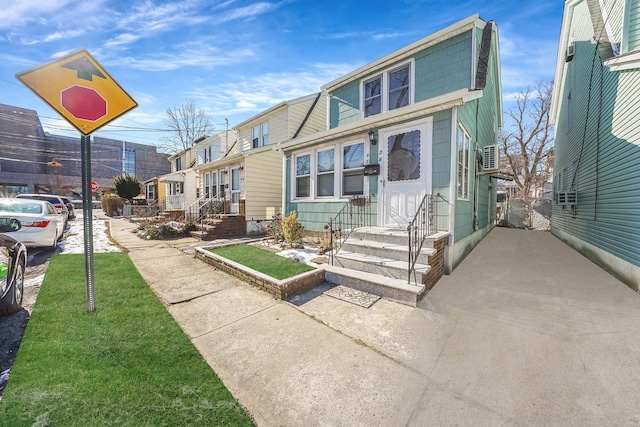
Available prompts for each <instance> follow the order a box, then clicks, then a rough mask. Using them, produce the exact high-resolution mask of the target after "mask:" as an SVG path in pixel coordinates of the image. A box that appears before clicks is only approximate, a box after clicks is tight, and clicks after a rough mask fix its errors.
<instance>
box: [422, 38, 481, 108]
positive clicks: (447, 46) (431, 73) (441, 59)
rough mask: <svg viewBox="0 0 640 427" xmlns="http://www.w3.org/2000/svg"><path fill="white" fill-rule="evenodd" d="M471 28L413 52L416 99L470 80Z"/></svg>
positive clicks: (465, 83)
mask: <svg viewBox="0 0 640 427" xmlns="http://www.w3.org/2000/svg"><path fill="white" fill-rule="evenodd" d="M472 40H473V39H472V37H471V31H468V32H466V33H463V34H460V35H458V36H456V37H453V38H451V39H448V40H445V41H443V42H442V43H439V44H437V45H435V46H431V47H429V48H427V49H425V50H423V51H422V52H419V53H418V54H416V55H415V62H416V87H415V101H416V102H420V101H424V100H425V99H429V98H433V97H435V96H439V95H444V94H445V93H449V92H453V91H456V90H458V89H463V88H468V87H472V86H473V85H472V84H471V60H472V56H471V48H472Z"/></svg>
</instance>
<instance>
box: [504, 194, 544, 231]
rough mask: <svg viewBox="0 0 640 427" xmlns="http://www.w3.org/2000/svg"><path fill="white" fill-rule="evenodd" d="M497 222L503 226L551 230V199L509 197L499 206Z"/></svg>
mask: <svg viewBox="0 0 640 427" xmlns="http://www.w3.org/2000/svg"><path fill="white" fill-rule="evenodd" d="M497 223H498V225H499V226H502V227H511V228H526V229H530V230H549V229H551V200H547V199H531V198H509V199H507V200H506V201H505V202H504V203H502V204H500V205H499V206H498V212H497Z"/></svg>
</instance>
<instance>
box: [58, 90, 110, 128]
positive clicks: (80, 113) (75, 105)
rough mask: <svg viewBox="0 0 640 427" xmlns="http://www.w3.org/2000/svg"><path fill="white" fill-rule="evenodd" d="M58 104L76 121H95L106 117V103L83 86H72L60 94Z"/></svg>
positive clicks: (96, 93)
mask: <svg viewBox="0 0 640 427" xmlns="http://www.w3.org/2000/svg"><path fill="white" fill-rule="evenodd" d="M60 104H61V105H62V107H64V109H65V110H67V111H68V112H69V113H71V114H72V115H73V117H75V118H76V119H82V120H91V121H96V120H99V119H101V118H102V117H104V116H106V115H107V101H106V100H105V99H104V98H103V97H102V96H101V95H100V94H99V93H98V92H97V91H96V90H95V89H90V88H88V87H84V86H79V85H73V86H71V87H69V88H67V89H65V90H63V91H62V92H60Z"/></svg>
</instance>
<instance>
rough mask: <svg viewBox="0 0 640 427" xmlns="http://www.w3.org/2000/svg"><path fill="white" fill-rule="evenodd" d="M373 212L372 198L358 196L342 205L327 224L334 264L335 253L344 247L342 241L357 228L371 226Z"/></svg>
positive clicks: (331, 258)
mask: <svg viewBox="0 0 640 427" xmlns="http://www.w3.org/2000/svg"><path fill="white" fill-rule="evenodd" d="M372 223H373V212H372V210H371V198H370V197H367V196H356V197H353V198H351V199H349V201H348V202H347V203H345V205H344V206H343V207H342V209H341V210H340V212H338V214H337V215H336V216H334V217H333V218H331V219H329V222H328V223H327V224H326V225H325V227H324V228H325V230H327V232H328V233H329V260H330V262H331V265H333V260H334V255H335V254H336V252H338V251H339V250H340V248H341V247H342V243H343V242H344V241H345V240H346V239H347V237H349V235H350V234H351V233H352V232H353V230H355V229H356V228H360V227H371V225H372Z"/></svg>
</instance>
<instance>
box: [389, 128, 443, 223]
mask: <svg viewBox="0 0 640 427" xmlns="http://www.w3.org/2000/svg"><path fill="white" fill-rule="evenodd" d="M431 135H432V119H431V118H429V119H427V120H426V121H420V122H414V123H409V124H406V125H402V126H397V127H393V128H388V129H380V131H379V140H380V148H379V150H380V151H379V153H378V154H379V158H380V165H381V170H380V179H379V183H378V184H379V192H380V200H381V201H382V203H378V206H379V207H378V214H379V218H381V225H384V226H395V227H401V228H406V227H407V225H409V224H410V223H411V221H412V220H413V217H414V215H415V214H416V212H417V209H418V207H419V205H420V202H421V201H422V199H423V197H424V196H425V194H428V193H430V192H431V173H432V171H431V169H432V166H431V150H432V148H431V147H432V140H431Z"/></svg>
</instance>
